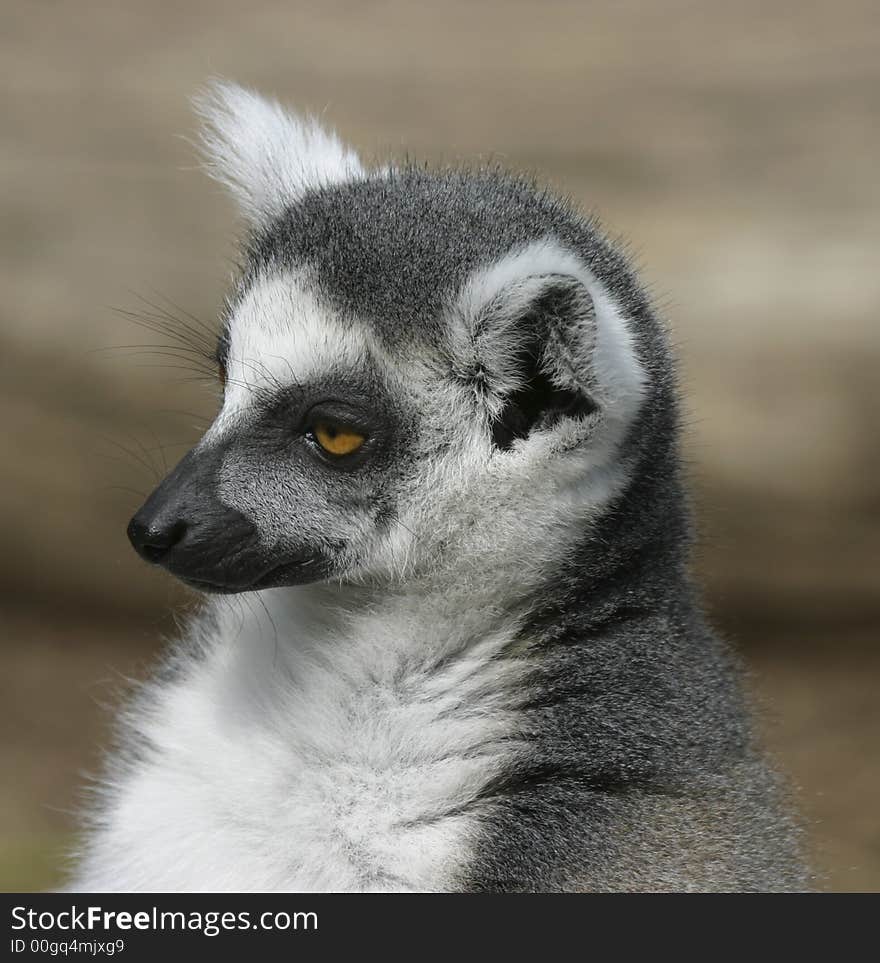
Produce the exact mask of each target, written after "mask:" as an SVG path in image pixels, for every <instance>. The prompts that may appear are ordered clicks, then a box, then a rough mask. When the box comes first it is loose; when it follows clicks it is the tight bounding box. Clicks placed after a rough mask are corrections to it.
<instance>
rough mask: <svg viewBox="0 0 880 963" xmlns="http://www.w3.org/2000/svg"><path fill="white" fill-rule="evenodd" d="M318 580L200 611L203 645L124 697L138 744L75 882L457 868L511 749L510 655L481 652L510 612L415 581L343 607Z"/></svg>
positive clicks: (317, 887)
mask: <svg viewBox="0 0 880 963" xmlns="http://www.w3.org/2000/svg"><path fill="white" fill-rule="evenodd" d="M326 592H327V590H326V589H321V590H318V589H303V590H297V592H296V602H297V604H296V609H295V613H293V612H292V611H291V609H292V606H290V605H289V602H288V600H289V598H290V596H289V595H285V594H284V592H278V593H272V592H270V593H264V595H263V601H264V602H265V603H266V608H265V609H262V608H261V607H260V606H259V605H255V604H253V603H251V604H250V605H247V604H242V603H241V602H240V601H239V602H234V603H232V604H229V603H221V604H220V605H219V607H218V612H217V614H218V626H217V628H214V627H213V626H211V627H210V631H209V630H208V625H209V624H210V623H209V622H207V621H206V623H205V625H204V626H203V627H202V628H201V629H200V628H199V627H198V626H196V628H195V630H194V631H195V632H196V633H197V635H198V633H199V632H201V633H203V635H204V639H203V641H204V645H203V647H202V649H203V651H202V653H201V654H200V656H198V657H194V658H193V659H191V660H187V661H186V662H185V663H184V666H183V669H182V671H181V672H180V674H179V676H178V677H177V678H176V679H175V680H174V681H173V682H171V683H169V682H167V681H165V682H164V683H163V684H162V685H161V686H158V685H157V686H156V687H155V688H154V689H153V690H152V691H151V692H149V693H148V696H147V698H145V699H144V700H143V701H142V703H141V705H140V706H139V707H137V709H136V710H133V712H132V718H131V722H132V727H133V729H134V731H135V732H136V733H138V734H140V737H141V739H142V740H143V742H144V745H145V747H146V748H145V750H144V752H140V753H138V754H137V756H136V761H135V762H134V763H133V764H132V765H131V766H130V767H126V768H125V769H124V771H122V772H121V773H118V774H117V773H115V772H111V780H112V782H111V785H110V795H109V797H108V800H109V805H108V806H107V810H106V812H105V815H104V817H103V821H102V823H101V825H100V826H99V828H98V829H97V831H96V832H95V833H94V834H93V836H92V839H91V841H90V846H89V848H88V850H87V852H86V855H85V858H84V861H83V864H82V868H81V872H80V876H79V878H78V879H77V880H76V882H75V886H76V888H78V889H87V888H88V889H98V890H101V889H127V890H144V889H147V890H188V891H199V890H202V891H205V890H214V891H222V890H235V891H249V890H260V891H272V890H294V891H295V890H303V891H342V890H361V891H363V890H372V891H377V890H378V891H382V890H394V891H400V890H438V889H448V888H453V887H454V885H455V879H456V875H457V874H458V873H460V872H461V871H462V869H463V868H464V866H465V865H466V863H467V859H468V856H469V853H470V851H471V845H472V842H473V840H474V838H475V836H476V833H477V831H478V818H479V815H478V806H475V805H473V801H474V799H475V796H476V794H477V793H478V791H479V789H480V788H481V787H482V786H484V785H485V783H486V780H487V779H488V778H490V777H491V776H492V774H493V773H495V772H496V771H497V770H498V769H499V768H500V766H501V765H502V764H503V762H504V761H505V760H506V759H507V758H508V757H509V753H510V752H511V748H510V745H511V742H510V738H509V737H510V734H511V728H512V717H511V713H510V711H509V708H508V702H507V693H508V692H509V684H508V683H509V681H510V676H511V674H512V673H514V672H515V671H516V668H515V664H514V663H512V662H511V660H510V659H493V658H492V656H494V655H497V654H498V653H499V652H500V651H501V650H502V648H503V647H504V646H505V645H506V644H507V643H508V642H509V641H510V639H511V637H512V635H513V634H514V632H515V628H516V626H515V624H514V623H512V622H507V623H504V622H502V621H500V620H498V619H495V620H494V625H493V626H492V627H491V628H488V626H489V625H490V624H491V623H492V620H491V617H490V613H487V611H486V609H485V607H481V609H480V610H479V611H474V612H472V613H469V612H466V611H465V612H462V611H461V610H458V611H457V612H456V617H455V619H454V623H453V621H452V620H450V619H448V618H443V616H442V612H439V611H433V610H432V608H431V605H430V604H427V605H426V603H425V600H421V602H419V603H418V605H415V604H414V603H412V602H411V601H409V600H406V599H400V600H397V601H395V602H393V603H388V604H384V605H381V606H378V607H369V606H367V607H365V608H363V609H362V610H361V611H359V613H358V614H357V615H353V614H352V613H351V611H349V612H347V613H342V612H340V611H339V610H338V609H335V608H334V606H333V605H332V604H328V602H331V601H332V600H330V599H328V596H327V595H326ZM322 593H323V594H322ZM444 608H445V610H446V611H448V601H447V602H446V603H444ZM453 624H454V628H453ZM502 737H503V738H502Z"/></svg>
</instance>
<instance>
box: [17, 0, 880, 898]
mask: <svg viewBox="0 0 880 963" xmlns="http://www.w3.org/2000/svg"><path fill="white" fill-rule="evenodd" d="M2 13H3V30H2V31H0V75H2V81H3V82H2V88H0V111H2V116H0V251H2V255H0V280H2V298H0V319H2V324H0V398H2V404H3V418H2V422H0V424H2V428H0V431H2V452H3V455H2V461H0V525H2V531H3V544H4V547H5V551H4V552H3V555H2V558H0V628H2V643H0V644H2V646H3V652H2V658H3V671H2V681H0V686H2V692H0V772H2V776H0V888H6V889H12V888H22V887H46V886H50V885H52V884H53V883H54V882H57V880H58V879H59V874H60V871H61V870H60V867H61V854H62V853H63V851H64V849H65V847H66V846H67V845H68V844H69V841H70V831H71V825H72V819H71V814H70V813H71V809H72V807H73V806H74V805H75V800H76V787H77V786H78V785H79V782H80V772H81V770H83V769H88V768H90V767H94V765H95V763H96V761H97V758H98V750H97V747H98V746H99V745H100V743H101V741H102V740H103V739H104V738H105V735H106V726H107V721H108V717H109V711H108V706H112V705H113V704H114V702H115V700H116V698H117V694H118V692H119V691H120V689H121V688H122V687H123V686H124V681H125V677H127V676H135V677H137V676H140V675H142V674H143V673H144V672H145V671H146V667H147V666H148V664H149V661H150V659H151V657H152V656H153V654H154V653H155V652H156V651H157V648H158V645H159V640H160V636H161V635H162V633H163V632H169V631H173V623H172V621H171V619H170V617H169V614H168V613H169V612H170V611H171V609H172V607H177V609H178V610H179V609H180V606H181V604H184V603H185V599H184V596H183V594H182V592H181V590H180V589H178V588H177V587H176V586H175V585H174V584H172V583H171V581H170V579H168V578H167V577H164V576H163V575H162V574H160V573H158V572H153V571H151V570H149V569H148V568H147V567H146V566H144V565H142V564H140V563H139V562H138V561H137V560H136V558H135V556H134V553H133V552H131V551H130V549H129V548H128V545H127V543H126V541H125V536H124V528H125V523H126V521H127V518H128V516H129V514H130V513H131V511H132V510H133V509H134V508H135V507H136V506H137V504H139V501H140V498H141V495H142V494H144V493H146V492H147V490H148V489H150V488H151V487H152V485H153V483H154V480H155V476H156V475H158V474H159V473H162V472H163V471H164V468H165V464H166V463H170V462H173V461H174V460H175V459H176V458H178V457H180V455H182V454H183V452H184V451H185V450H186V447H187V446H188V445H189V444H190V443H192V442H193V441H194V440H195V438H196V437H197V434H198V425H199V424H200V423H204V420H205V418H207V417H209V416H210V414H211V412H212V410H213V406H214V403H215V399H214V396H213V394H212V392H211V390H210V389H209V388H206V387H205V386H204V385H200V384H197V383H193V382H192V381H190V380H187V379H188V378H189V377H190V373H189V372H187V371H181V370H178V369H177V368H176V367H175V365H176V364H178V362H176V361H175V360H174V359H168V358H162V357H150V356H148V355H145V354H144V353H142V352H141V351H139V350H136V349H131V348H123V347H115V348H112V349H111V350H105V349H108V347H110V346H123V345H141V344H145V343H155V342H156V341H157V340H161V339H156V338H155V336H153V335H150V334H149V333H148V332H145V331H144V330H142V329H140V328H139V327H137V326H136V325H134V324H133V323H132V322H131V321H129V320H127V319H126V318H125V317H124V316H122V315H120V314H119V313H117V312H115V311H114V307H119V308H123V309H125V310H128V311H135V312H138V311H140V312H148V311H151V310H153V309H152V308H150V307H149V306H148V305H147V304H146V302H145V301H144V300H143V299H146V300H147V301H149V302H153V303H154V304H156V305H160V306H162V307H163V308H164V309H165V310H168V311H170V312H172V313H180V312H182V311H184V310H185V311H188V312H192V313H193V314H195V315H197V316H198V317H200V318H202V319H204V320H206V321H208V322H210V321H211V319H212V318H214V317H215V315H216V311H217V307H218V305H219V303H220V300H221V297H222V294H223V291H224V288H225V286H226V285H227V283H228V280H229V276H230V271H231V259H232V258H233V257H234V253H235V246H234V242H233V238H234V226H235V225H234V217H233V211H232V207H231V204H230V203H229V202H228V201H227V200H226V198H225V197H224V196H223V195H222V193H221V192H220V190H219V189H218V188H217V187H216V186H215V185H213V184H212V183H211V182H209V181H208V180H207V179H206V178H205V177H203V176H202V175H201V174H199V173H198V172H197V171H196V170H195V163H196V162H195V154H194V151H193V149H192V148H191V146H190V144H189V143H188V142H187V140H186V138H187V137H191V136H192V134H193V128H194V125H193V120H192V117H191V115H190V113H189V109H188V104H187V98H188V97H189V95H190V94H191V93H192V92H193V91H194V90H195V89H196V88H197V87H198V85H200V84H201V83H202V82H204V80H205V79H206V78H208V77H209V76H211V75H215V74H220V75H224V76H228V77H231V78H234V79H236V80H238V81H240V82H242V83H246V84H250V85H254V86H257V87H259V88H261V89H263V90H265V91H267V92H271V93H275V94H277V95H279V96H280V97H282V98H283V99H285V100H288V101H290V102H292V103H293V104H296V105H297V106H300V107H307V108H310V109H313V110H317V111H320V112H323V113H324V115H325V117H326V118H327V120H328V121H329V122H331V123H332V124H334V125H335V126H337V127H338V128H339V129H340V130H341V131H342V132H343V133H344V135H345V136H346V137H348V138H349V139H351V140H352V141H353V142H354V143H355V144H356V145H357V146H359V147H360V148H361V149H362V150H363V151H364V152H365V153H366V154H367V155H368V156H387V155H388V154H389V153H390V154H391V155H401V154H403V153H404V152H410V153H412V154H415V155H416V156H418V157H421V158H427V159H440V160H457V159H477V158H484V159H486V158H494V159H501V160H502V161H504V162H505V163H507V164H509V165H511V166H513V167H515V168H520V169H528V170H538V171H540V172H542V174H543V175H544V176H546V177H547V178H549V179H550V181H551V182H552V183H553V184H555V185H556V186H558V187H559V188H561V189H562V190H564V191H566V192H568V193H571V194H572V195H574V196H575V197H576V198H577V199H578V201H579V202H580V203H582V204H583V205H584V206H585V207H594V208H596V209H597V210H599V211H600V212H601V214H602V215H603V216H604V219H605V221H606V223H608V224H609V225H610V226H611V227H612V230H613V231H615V232H620V233H621V234H623V235H625V236H626V237H627V238H629V240H630V241H631V243H632V247H633V250H634V251H635V253H636V255H637V258H638V260H639V261H640V262H641V263H642V265H643V269H644V272H645V276H646V278H647V280H648V282H649V283H650V284H651V286H652V289H653V290H654V291H655V292H656V296H657V299H658V302H659V304H660V305H661V306H662V308H663V310H664V312H666V313H667V314H668V315H669V316H670V317H671V319H672V321H673V324H674V330H675V332H676V337H677V340H678V342H679V346H680V353H681V356H682V360H683V373H684V379H685V384H686V387H687V389H688V392H689V396H688V402H689V412H690V418H689V437H688V451H689V455H690V459H691V462H692V467H693V475H694V479H695V484H696V487H697V493H698V507H699V512H700V523H701V530H702V533H703V541H702V550H701V554H700V558H699V560H698V565H699V567H700V570H701V572H702V574H703V576H704V578H705V580H706V582H707V586H708V588H709V595H710V603H711V606H712V608H713V611H714V613H715V617H716V620H717V622H718V623H719V624H720V625H721V626H722V627H723V628H724V629H725V630H726V631H728V632H729V633H730V634H731V635H733V636H735V637H736V638H737V640H738V641H739V643H740V645H741V648H742V651H743V652H744V654H745V656H746V657H747V659H748V661H749V662H750V664H751V666H752V668H753V670H754V679H753V683H754V687H755V690H756V693H757V694H758V696H759V698H760V699H761V700H762V702H763V704H764V706H765V717H766V718H765V729H766V732H767V740H768V742H769V744H770V745H771V746H772V748H773V750H774V751H775V752H776V753H777V755H778V756H779V757H780V759H781V761H782V764H783V765H784V766H785V768H786V769H787V770H788V772H789V773H790V774H791V776H792V778H793V781H794V782H795V784H796V786H797V788H798V792H799V795H800V800H801V805H802V809H803V812H804V814H805V817H806V819H807V824H808V828H809V835H810V838H811V842H812V846H813V849H814V862H815V865H816V867H817V868H818V870H819V871H820V872H821V873H822V874H824V881H823V882H821V884H820V885H824V886H828V887H830V888H834V889H878V888H880V815H878V814H880V769H878V756H880V752H878V748H880V709H878V697H877V688H878V683H880V650H878V646H877V642H878V639H877V635H878V632H877V627H878V622H880V619H878V615H880V572H878V535H880V490H878V471H880V438H878V432H877V425H878V421H880V389H878V377H877V368H878V365H880V327H878V323H877V322H878V307H880V271H878V241H880V179H878V170H880V10H878V7H877V4H876V2H873V0H871V2H869V0H865V2H858V0H833V2H822V3H812V2H803V0H801V2H769V3H767V2H758V0H741V2H739V3H736V4H732V3H728V2H726V0H705V2H687V0H670V2H657V3H654V2H650V0H641V2H635V0H613V2H611V0H607V2H584V3H574V2H569V3H567V2H561V0H558V2H538V0H532V2H527V3H526V2H513V0H506V2H501V0H494V2H484V3H465V2H444V3H442V4H433V5H432V4H427V3H418V2H401V0H397V2H363V0H362V2H357V3H356V2H347V3H343V2H332V0H329V2H328V0H325V2H322V3H320V4H318V3H314V4H301V3H272V2H266V0H260V2H254V3H247V4H245V3H241V2H238V3H232V2H229V0H224V2H214V3H211V4H199V3H193V2H176V3H171V2H166V0H163V2H156V0H153V2H150V3H146V2H143V3H126V4H107V3H97V2H86V0H79V2H77V3H75V4H73V3H67V4H62V3H57V2H49V0H42V2H35V0H34V2H27V3H25V2H21V3H16V2H13V3H10V2H9V0H6V2H4V3H3V10H2ZM175 306H179V307H175ZM163 361H164V362H167V364H166V365H165V366H164V367H163V366H159V367H156V366H155V364H156V363H157V362H160V363H161V362H163Z"/></svg>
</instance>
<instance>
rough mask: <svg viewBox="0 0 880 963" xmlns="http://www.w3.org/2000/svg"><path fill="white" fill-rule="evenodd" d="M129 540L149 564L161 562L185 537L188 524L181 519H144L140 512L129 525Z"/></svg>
mask: <svg viewBox="0 0 880 963" xmlns="http://www.w3.org/2000/svg"><path fill="white" fill-rule="evenodd" d="M127 531H128V539H129V541H130V542H131V544H132V545H133V546H134V550H135V551H136V552H137V553H138V555H140V557H141V558H144V559H146V560H147V561H148V562H161V561H162V559H163V558H164V557H165V556H166V555H167V554H168V552H169V550H170V549H172V548H173V547H174V546H175V545H176V544H177V543H178V542H179V541H180V540H181V539H182V538H183V536H184V534H185V532H186V522H184V521H182V520H181V519H171V520H165V519H162V520H157V519H146V520H145V519H143V518H141V516H140V512H139V513H138V514H137V515H135V516H134V518H133V519H132V520H131V521H130V522H129V523H128V529H127Z"/></svg>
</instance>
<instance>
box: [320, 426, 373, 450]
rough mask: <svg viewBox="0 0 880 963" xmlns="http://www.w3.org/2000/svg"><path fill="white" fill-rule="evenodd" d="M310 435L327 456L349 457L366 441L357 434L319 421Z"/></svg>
mask: <svg viewBox="0 0 880 963" xmlns="http://www.w3.org/2000/svg"><path fill="white" fill-rule="evenodd" d="M312 434H313V435H314V436H315V441H317V442H318V444H319V445H320V446H321V447H322V448H323V449H324V451H326V452H327V454H328V455H340V456H341V455H351V454H353V453H354V452H356V451H357V450H358V448H360V447H361V445H362V444H363V443H364V442H365V441H366V438H365V437H364V436H363V435H362V434H360V433H359V432H357V431H354V430H352V429H351V428H345V427H343V426H342V425H334V424H332V423H331V422H328V421H319V422H318V424H316V425H315V427H314V428H313V429H312Z"/></svg>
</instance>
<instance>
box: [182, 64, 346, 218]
mask: <svg viewBox="0 0 880 963" xmlns="http://www.w3.org/2000/svg"><path fill="white" fill-rule="evenodd" d="M194 103H195V107H196V110H197V111H198V113H199V115H200V116H201V117H202V119H203V121H204V127H203V130H202V148H203V151H204V154H205V161H206V167H207V170H208V172H209V173H210V174H211V175H212V176H213V177H214V178H215V179H217V180H219V181H220V182H221V183H223V184H225V185H226V186H227V187H228V188H229V190H230V191H231V193H232V194H233V196H234V197H235V199H236V200H237V201H238V205H239V207H240V209H241V212H242V214H243V215H244V216H245V217H246V218H247V219H248V220H249V221H250V222H251V223H254V224H258V223H261V222H263V221H266V220H268V219H270V218H272V217H274V216H276V215H278V214H280V213H282V212H283V211H284V209H285V208H286V207H287V206H288V205H289V204H291V203H292V202H294V201H295V200H296V199H297V198H299V197H301V196H302V195H303V194H304V193H305V191H307V190H309V189H313V188H317V187H320V186H321V185H322V184H333V183H336V182H340V181H346V180H351V179H353V178H355V177H358V176H360V175H362V174H363V168H362V166H361V162H360V160H358V157H357V155H356V154H355V153H354V152H353V151H352V150H351V149H350V148H348V147H346V146H344V145H343V144H342V143H341V142H340V141H339V140H338V138H337V137H336V136H335V134H333V133H332V132H330V131H328V130H326V129H325V128H323V127H321V125H320V124H318V122H317V121H316V120H315V119H314V118H312V117H297V116H296V115H294V114H292V113H290V112H289V111H287V110H285V109H284V108H283V107H282V106H281V105H280V104H279V103H277V102H276V101H274V100H270V99H267V98H266V97H263V96H261V95H259V94H257V93H254V92H253V91H251V90H247V89H245V88H244V87H239V86H238V85H237V84H232V83H228V82H225V81H216V82H215V83H213V84H211V85H210V86H209V87H208V88H207V89H206V90H205V91H204V92H203V93H202V94H201V95H200V96H199V97H197V98H195V101H194Z"/></svg>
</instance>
